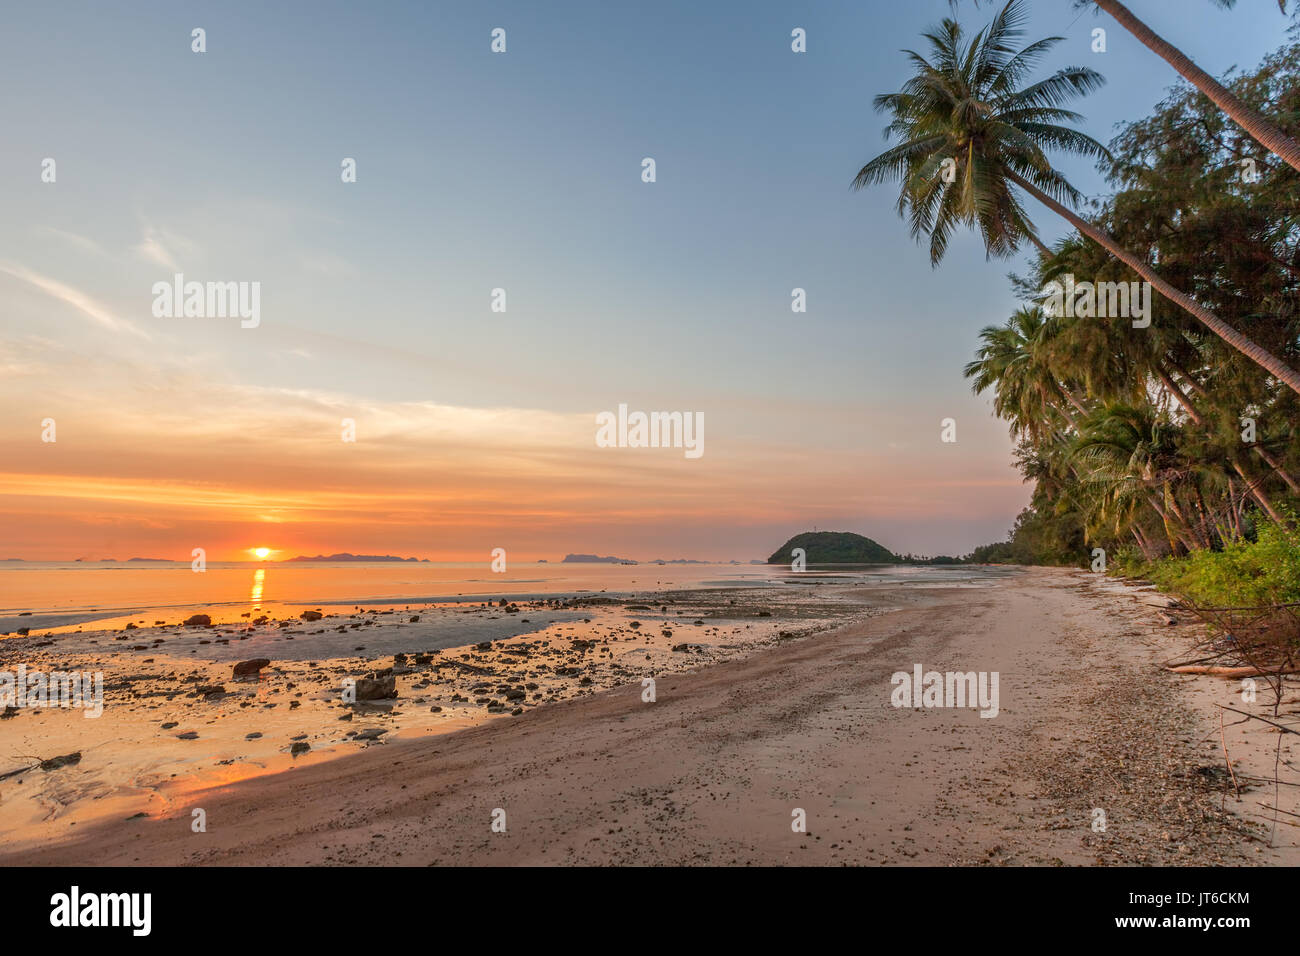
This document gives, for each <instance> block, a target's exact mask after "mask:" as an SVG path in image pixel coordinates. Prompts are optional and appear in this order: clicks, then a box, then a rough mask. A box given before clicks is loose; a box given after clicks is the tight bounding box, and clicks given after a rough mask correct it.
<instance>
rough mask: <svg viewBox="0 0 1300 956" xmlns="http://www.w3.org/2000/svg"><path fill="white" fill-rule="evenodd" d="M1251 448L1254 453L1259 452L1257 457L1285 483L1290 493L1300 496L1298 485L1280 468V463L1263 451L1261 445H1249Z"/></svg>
mask: <svg viewBox="0 0 1300 956" xmlns="http://www.w3.org/2000/svg"><path fill="white" fill-rule="evenodd" d="M1251 447H1252V448H1254V449H1255V451H1257V452H1259V457H1260V458H1263V459H1264V461H1265V462H1267V463H1268V467H1270V468H1272V469H1273V470H1274V471H1275V472H1277V473H1278V474H1279V475H1280V476H1281V478H1282V480H1283V481H1285V482H1286V483H1287V486H1288V487H1289V488H1290V489H1291V490H1292V491H1294V492H1295V493H1296V494H1298V495H1300V484H1297V483H1296V480H1295V478H1294V477H1292V475H1291V473H1290V472H1289V471H1287V470H1286V469H1285V468H1283V467H1282V463H1281V462H1280V461H1278V460H1277V459H1276V458H1274V457H1273V456H1272V455H1271V454H1270V453H1269V452H1267V451H1265V450H1264V446H1263V445H1251Z"/></svg>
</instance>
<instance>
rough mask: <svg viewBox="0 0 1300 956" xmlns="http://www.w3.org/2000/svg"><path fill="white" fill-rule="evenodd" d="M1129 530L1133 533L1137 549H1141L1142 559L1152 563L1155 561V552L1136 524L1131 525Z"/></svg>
mask: <svg viewBox="0 0 1300 956" xmlns="http://www.w3.org/2000/svg"><path fill="white" fill-rule="evenodd" d="M1131 530H1132V532H1133V537H1134V538H1135V539H1136V540H1137V543H1138V547H1139V548H1141V549H1142V557H1144V558H1146V559H1147V560H1148V561H1154V560H1155V559H1156V551H1155V549H1154V548H1153V547H1151V543H1150V542H1149V541H1147V539H1146V535H1144V534H1143V533H1142V529H1141V528H1139V527H1138V525H1137V523H1136V522H1134V523H1133V525H1132V528H1131Z"/></svg>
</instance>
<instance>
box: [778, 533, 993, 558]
mask: <svg viewBox="0 0 1300 956" xmlns="http://www.w3.org/2000/svg"><path fill="white" fill-rule="evenodd" d="M795 548H803V550H804V556H805V560H806V561H807V563H808V564H809V566H811V565H814V564H926V565H933V564H981V563H984V562H985V561H986V560H987V558H986V557H985V556H984V555H983V554H982V553H981V550H982V549H978V548H977V549H976V551H975V552H974V553H972V554H968V555H966V556H965V557H964V558H954V557H951V556H949V555H946V554H940V555H936V556H935V557H932V558H931V557H924V556H921V555H915V554H895V553H894V552H892V551H890V550H889V549H888V548H886V547H885V546H884V545H883V544H880V543H878V542H876V541H872V540H871V539H870V538H868V537H864V536H863V535H860V534H854V533H853V532H852V531H805V532H804V533H803V534H797V535H795V536H794V537H793V538H791V539H790V540H789V541H787V542H786V543H785V544H783V545H781V547H780V548H778V549H777V550H776V551H775V552H774V553H773V555H772V556H771V557H770V558H768V559H767V562H766V563H767V564H790V563H791V562H792V561H793V560H794V555H793V553H792V552H793V551H794V549H795ZM983 550H987V549H983ZM753 563H754V564H761V563H763V562H759V561H755V562H753Z"/></svg>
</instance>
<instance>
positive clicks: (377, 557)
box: [284, 551, 429, 564]
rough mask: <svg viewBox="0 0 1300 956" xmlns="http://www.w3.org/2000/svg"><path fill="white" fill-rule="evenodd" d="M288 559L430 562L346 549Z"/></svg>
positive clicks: (289, 559)
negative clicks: (334, 552) (357, 552)
mask: <svg viewBox="0 0 1300 956" xmlns="http://www.w3.org/2000/svg"><path fill="white" fill-rule="evenodd" d="M284 560H285V561H286V562H288V561H422V562H423V563H425V564H428V563H429V559H428V558H399V557H397V556H396V555H393V554H349V553H348V552H347V551H344V552H343V553H342V554H329V555H326V554H318V555H316V556H315V557H308V556H307V555H304V554H300V555H298V556H297V557H296V558H285V559H284Z"/></svg>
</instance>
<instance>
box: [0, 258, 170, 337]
mask: <svg viewBox="0 0 1300 956" xmlns="http://www.w3.org/2000/svg"><path fill="white" fill-rule="evenodd" d="M0 272H3V273H5V274H7V275H11V276H13V277H14V278H15V279H21V280H22V281H23V282H26V283H27V284H28V285H31V286H33V287H35V288H37V289H40V290H41V291H42V292H44V293H45V294H46V295H48V296H50V297H51V298H54V299H58V300H59V301H60V302H65V303H67V304H68V305H70V306H72V307H73V308H74V309H76V310H77V311H78V312H80V313H81V314H82V315H84V316H85V317H86V318H88V319H90V320H91V321H92V322H94V323H95V324H97V325H99V326H102V327H103V328H105V329H108V330H109V331H111V332H126V333H129V334H131V335H136V336H139V337H140V338H142V339H148V338H149V336H148V335H147V334H146V333H144V332H143V331H141V330H140V329H139V328H137V327H136V326H135V325H133V324H132V323H130V322H128V321H127V320H125V319H121V318H118V317H117V316H116V315H114V314H113V312H112V310H111V309H109V308H108V306H106V305H104V304H103V303H101V302H99V301H97V300H96V299H93V298H91V297H90V296H88V295H86V293H84V292H82V291H81V290H80V289H74V288H73V287H72V286H70V285H66V284H64V283H62V282H59V281H58V280H57V279H51V278H50V277H49V276H43V275H41V274H40V273H38V272H33V271H32V270H30V269H28V268H27V267H26V266H22V265H19V264H18V263H15V262H4V261H0Z"/></svg>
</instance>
